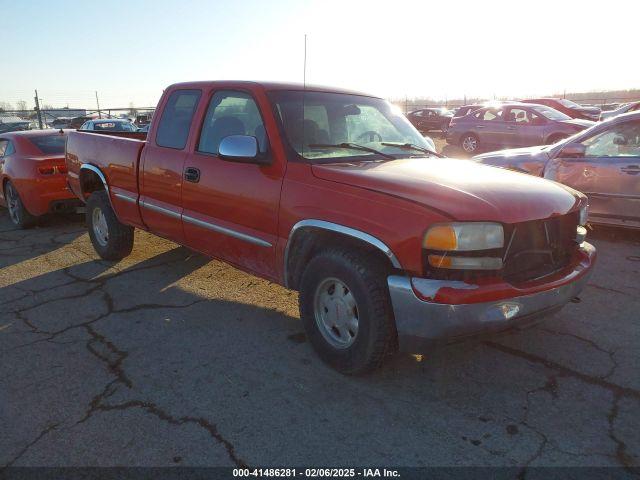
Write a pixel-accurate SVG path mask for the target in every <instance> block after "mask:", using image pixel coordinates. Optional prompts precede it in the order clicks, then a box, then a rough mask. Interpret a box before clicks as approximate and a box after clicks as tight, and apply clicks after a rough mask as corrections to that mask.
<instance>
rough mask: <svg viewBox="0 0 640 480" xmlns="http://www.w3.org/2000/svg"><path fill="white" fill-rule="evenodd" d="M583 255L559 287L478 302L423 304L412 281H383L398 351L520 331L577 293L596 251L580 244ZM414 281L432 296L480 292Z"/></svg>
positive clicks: (456, 285)
mask: <svg viewBox="0 0 640 480" xmlns="http://www.w3.org/2000/svg"><path fill="white" fill-rule="evenodd" d="M582 253H583V254H584V256H585V258H586V261H583V262H581V263H580V264H579V265H576V266H575V267H574V269H572V270H571V271H570V272H567V273H566V274H565V275H564V277H563V278H561V279H560V281H561V282H562V280H563V279H566V280H567V282H566V283H563V284H562V285H560V286H557V287H555V288H549V289H547V290H542V291H538V292H536V293H532V294H529V295H521V296H513V297H511V298H503V299H500V300H494V301H488V302H480V303H461V304H456V305H452V304H446V303H438V302H436V301H425V300H422V299H420V298H418V296H417V295H416V293H415V292H414V289H413V286H412V283H411V282H412V279H411V278H409V277H403V276H396V275H393V276H390V277H388V284H389V293H390V295H391V303H392V305H393V312H394V316H395V321H396V329H397V332H398V343H399V347H400V350H402V351H406V352H413V353H420V352H423V351H425V349H428V348H429V346H432V345H433V344H437V343H449V342H452V341H455V340H458V339H462V338H465V337H469V336H474V335H479V334H483V333H489V332H499V331H502V330H507V329H510V328H515V327H522V326H524V325H528V324H530V323H533V321H534V320H536V319H538V318H540V317H541V316H543V315H545V314H549V313H552V312H554V311H557V310H559V309H560V308H562V307H563V306H564V305H565V304H566V303H567V302H569V300H571V299H572V298H574V297H575V296H577V295H578V294H579V293H580V292H581V291H582V289H583V288H584V286H585V285H586V283H587V282H588V280H589V277H590V276H591V273H592V270H593V268H592V267H593V264H594V262H595V248H594V247H593V246H591V245H589V244H587V243H585V244H584V247H583V249H582ZM556 280H557V279H556ZM418 281H419V282H420V283H421V285H422V287H421V288H422V289H424V288H425V287H426V288H427V289H429V290H431V291H432V292H433V294H434V298H435V295H436V294H437V292H438V290H440V289H442V288H445V289H453V290H457V289H460V290H465V291H473V290H476V289H482V287H480V286H476V285H471V284H465V283H463V282H453V281H442V280H429V279H419V280H418Z"/></svg>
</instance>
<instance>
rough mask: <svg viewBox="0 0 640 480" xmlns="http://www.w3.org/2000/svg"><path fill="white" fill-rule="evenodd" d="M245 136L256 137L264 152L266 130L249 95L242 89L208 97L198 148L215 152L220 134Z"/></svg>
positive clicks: (265, 149) (259, 148)
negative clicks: (241, 90)
mask: <svg viewBox="0 0 640 480" xmlns="http://www.w3.org/2000/svg"><path fill="white" fill-rule="evenodd" d="M229 135H249V136H251V137H256V139H257V140H258V150H259V151H260V152H261V153H264V152H266V151H267V132H266V130H265V128H264V123H263V122H262V117H261V116H260V111H259V110H258V105H257V104H256V102H255V101H254V100H253V98H252V97H251V95H249V94H248V93H244V92H235V91H228V90H227V91H224V90H222V91H219V92H216V93H215V94H214V95H213V97H212V98H211V102H210V103H209V108H208V109H207V114H206V115H205V117H204V123H203V125H202V131H201V133H200V141H199V142H198V151H199V152H204V153H213V154H217V153H218V147H219V146H220V142H221V141H222V139H223V138H224V137H228V136H229Z"/></svg>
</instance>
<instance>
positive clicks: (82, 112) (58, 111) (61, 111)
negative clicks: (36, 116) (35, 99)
mask: <svg viewBox="0 0 640 480" xmlns="http://www.w3.org/2000/svg"><path fill="white" fill-rule="evenodd" d="M41 112H42V118H43V119H44V120H46V121H49V120H53V119H56V118H74V117H85V116H86V115H87V110H86V109H84V108H50V109H46V110H44V109H43V110H41Z"/></svg>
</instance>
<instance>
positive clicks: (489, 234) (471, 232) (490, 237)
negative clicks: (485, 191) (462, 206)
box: [423, 222, 504, 252]
mask: <svg viewBox="0 0 640 480" xmlns="http://www.w3.org/2000/svg"><path fill="white" fill-rule="evenodd" d="M423 246H424V248H427V249H429V250H440V251H445V252H452V251H457V252H469V251H474V250H491V249H494V248H502V247H503V246H504V229H503V228H502V225H500V224H499V223H488V222H470V223H448V224H444V225H435V226H433V227H431V228H430V229H429V230H428V231H427V234H426V235H425V237H424V242H423Z"/></svg>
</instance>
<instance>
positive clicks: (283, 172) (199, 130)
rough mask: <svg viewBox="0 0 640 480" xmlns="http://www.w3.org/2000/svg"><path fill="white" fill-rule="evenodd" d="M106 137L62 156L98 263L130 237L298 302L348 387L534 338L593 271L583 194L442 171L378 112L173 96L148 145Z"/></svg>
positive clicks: (283, 98) (250, 91) (287, 89)
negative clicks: (144, 237)
mask: <svg viewBox="0 0 640 480" xmlns="http://www.w3.org/2000/svg"><path fill="white" fill-rule="evenodd" d="M112 135H113V136H112ZM131 135H134V134H131ZM116 136H118V135H117V134H115V133H112V132H107V133H106V134H104V135H96V134H92V133H89V132H83V131H72V132H70V133H69V139H68V142H67V155H66V158H67V165H68V167H69V175H68V178H69V186H70V188H71V189H72V190H73V191H74V192H75V193H76V195H77V196H78V198H80V199H82V200H83V201H86V202H87V207H86V208H87V225H88V229H89V236H90V238H91V242H92V244H93V246H94V248H95V250H96V252H97V253H98V255H100V256H101V257H102V258H104V259H109V260H116V259H121V258H123V257H126V256H127V255H129V253H130V252H131V249H132V246H133V240H134V228H136V227H138V228H142V229H144V230H147V231H149V232H151V233H155V234H157V235H160V236H162V237H165V238H167V239H170V240H172V241H175V242H177V243H179V244H182V245H186V246H188V247H190V248H192V249H194V250H197V251H200V252H202V253H204V254H207V255H210V256H214V257H216V258H219V259H221V260H223V261H226V262H229V263H231V264H233V265H235V266H236V267H238V268H241V269H243V270H245V271H248V272H250V273H252V274H255V275H258V276H260V277H264V278H266V279H269V280H271V281H273V282H277V283H279V284H281V285H284V286H286V287H287V288H290V289H293V290H298V291H299V292H300V295H299V297H298V298H299V303H300V312H301V314H300V317H301V320H302V324H303V325H304V328H305V331H306V336H307V338H308V340H309V343H310V344H311V345H312V346H313V347H314V348H315V350H316V351H317V352H318V354H319V356H320V357H321V358H322V359H323V360H324V361H325V362H327V363H328V364H329V365H331V366H333V367H334V368H336V369H337V370H339V371H341V372H344V373H349V374H354V373H360V372H364V371H367V370H371V369H373V368H376V367H378V366H379V365H381V364H382V362H383V361H384V360H385V358H386V357H387V355H388V354H389V353H391V352H393V351H394V350H396V348H398V347H399V348H400V349H402V350H404V351H409V352H414V353H416V352H421V351H425V350H426V351H428V350H429V346H430V345H433V344H434V343H437V342H442V341H447V340H448V339H449V340H450V339H452V338H455V339H456V340H459V339H460V338H463V337H465V336H469V335H474V334H477V333H480V332H485V333H486V332H490V331H496V330H505V329H509V328H512V327H515V326H516V325H521V324H523V323H526V324H529V323H530V322H531V320H532V319H534V318H538V317H540V316H541V315H544V314H545V313H548V312H549V311H555V310H557V309H559V308H561V307H562V306H563V305H565V304H566V303H567V302H568V301H569V300H570V299H571V298H573V297H575V296H576V295H577V294H578V293H579V292H580V290H581V289H582V288H583V286H584V285H585V284H586V282H587V281H588V278H589V275H590V273H591V271H592V266H593V265H594V262H595V249H594V248H593V247H592V246H591V245H589V244H588V243H586V242H584V239H585V235H586V229H585V228H584V227H583V226H582V225H581V224H580V219H581V218H583V217H584V212H585V208H586V201H587V199H586V197H585V196H584V195H582V194H581V193H579V192H576V191H575V190H572V189H569V188H568V187H565V186H563V185H560V184H558V183H554V182H548V181H545V180H542V179H539V178H535V177H532V176H529V175H522V174H519V173H515V172H510V171H507V170H498V169H495V168H491V167H487V166H484V165H480V164H477V163H475V162H472V161H467V160H456V161H453V160H449V159H446V158H438V156H437V155H433V154H431V153H430V152H429V151H428V150H427V144H426V143H425V140H424V138H423V137H422V135H421V134H420V133H419V132H418V131H417V130H416V129H415V128H414V127H413V126H412V125H411V124H410V123H409V121H408V120H407V119H406V118H405V116H404V115H402V114H399V113H398V112H397V109H396V108H394V107H393V106H392V105H391V104H389V103H388V102H387V101H385V100H383V99H381V98H376V97H372V96H368V95H362V94H356V93H353V92H348V91H344V90H340V89H331V88H326V87H325V88H320V87H318V88H313V87H306V88H303V86H302V85H288V84H278V83H261V82H234V81H221V82H190V83H182V84H176V85H172V86H170V87H168V88H167V89H165V90H164V93H163V95H162V97H161V99H160V102H159V105H158V110H157V114H156V116H155V117H154V120H153V123H152V124H151V128H150V134H149V136H148V137H147V140H146V141H141V140H135V139H130V138H116ZM220 328H232V326H231V325H230V324H229V325H223V324H221V327H220ZM229 348H233V346H231V345H230V346H229Z"/></svg>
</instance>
